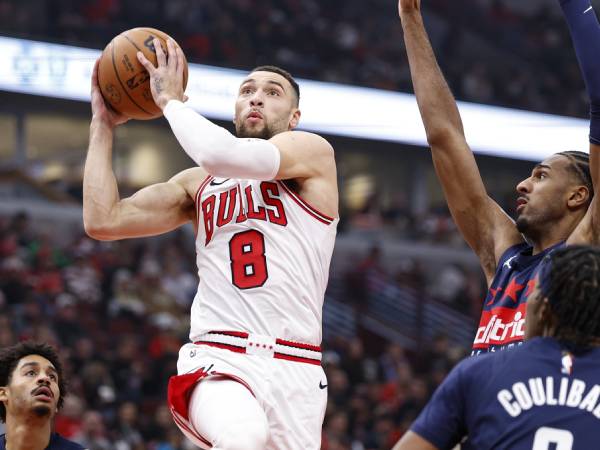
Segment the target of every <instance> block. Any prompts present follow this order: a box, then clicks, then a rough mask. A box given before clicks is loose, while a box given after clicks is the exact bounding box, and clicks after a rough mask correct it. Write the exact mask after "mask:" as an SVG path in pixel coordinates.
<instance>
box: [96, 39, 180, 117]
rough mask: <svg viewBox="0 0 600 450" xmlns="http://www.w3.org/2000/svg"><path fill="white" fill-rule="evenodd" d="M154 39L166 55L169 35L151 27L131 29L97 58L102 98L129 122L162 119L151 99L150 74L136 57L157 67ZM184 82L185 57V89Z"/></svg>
mask: <svg viewBox="0 0 600 450" xmlns="http://www.w3.org/2000/svg"><path fill="white" fill-rule="evenodd" d="M155 38H157V39H159V41H160V43H161V47H162V48H163V51H164V52H165V53H166V52H167V39H171V40H173V39H172V38H170V37H169V35H167V34H166V33H163V32H162V31H159V30H155V29H154V28H132V29H131V30H127V31H124V32H123V33H121V34H119V35H118V36H116V37H115V38H114V39H113V40H112V41H110V43H109V44H108V45H107V46H106V48H105V49H104V51H103V52H102V56H101V58H100V65H99V67H98V84H99V86H100V91H101V92H102V96H103V97H104V99H105V100H106V101H107V102H108V103H109V104H110V106H111V107H112V108H113V109H114V110H115V111H117V112H119V113H121V114H123V115H125V116H127V117H130V118H132V119H140V120H148V119H155V118H157V117H160V116H162V110H161V109H160V108H159V107H158V106H156V103H154V100H153V98H152V92H151V91H150V74H149V73H148V71H147V70H146V69H145V68H144V66H142V64H141V63H140V62H139V61H138V58H137V56H136V54H137V52H138V51H141V52H142V53H143V54H144V56H145V57H146V58H147V59H148V60H150V62H152V64H154V65H155V66H156V64H157V60H156V51H155V49H154V39H155ZM173 42H175V41H173ZM175 45H177V46H179V45H178V44H177V43H175ZM187 80H188V66H187V61H186V60H185V56H184V69H183V89H184V90H185V87H186V85H187Z"/></svg>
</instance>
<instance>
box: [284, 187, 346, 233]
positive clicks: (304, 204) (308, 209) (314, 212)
mask: <svg viewBox="0 0 600 450" xmlns="http://www.w3.org/2000/svg"><path fill="white" fill-rule="evenodd" d="M277 182H278V183H279V184H280V185H281V186H282V187H283V189H284V190H285V191H286V192H287V193H288V194H289V195H290V197H292V199H293V200H294V201H295V202H296V203H297V204H298V206H300V207H301V208H302V209H303V210H304V211H306V212H307V213H308V214H310V215H311V216H313V217H314V218H315V219H317V220H318V221H319V222H322V223H324V224H326V225H330V224H331V223H332V222H333V221H334V220H335V219H333V218H331V217H329V216H326V215H325V214H323V213H321V212H319V211H317V210H316V209H315V208H313V207H312V206H310V205H309V204H308V203H307V202H306V201H305V200H303V199H302V197H300V196H299V195H298V194H296V193H295V192H294V191H292V190H291V189H290V188H289V187H287V186H286V184H285V183H284V182H283V181H281V180H277Z"/></svg>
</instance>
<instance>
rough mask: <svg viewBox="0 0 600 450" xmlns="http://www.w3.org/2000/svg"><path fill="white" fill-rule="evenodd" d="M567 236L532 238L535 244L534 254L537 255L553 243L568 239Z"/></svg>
mask: <svg viewBox="0 0 600 450" xmlns="http://www.w3.org/2000/svg"><path fill="white" fill-rule="evenodd" d="M567 237H568V235H567V236H556V235H552V236H543V237H541V238H539V239H536V240H533V239H531V240H530V242H531V245H532V246H533V252H532V254H533V255H537V254H538V253H541V252H543V251H544V250H546V249H547V248H550V247H552V246H553V245H556V244H558V243H559V242H563V241H566V240H567Z"/></svg>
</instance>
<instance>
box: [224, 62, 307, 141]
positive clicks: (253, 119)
mask: <svg viewBox="0 0 600 450" xmlns="http://www.w3.org/2000/svg"><path fill="white" fill-rule="evenodd" d="M295 101H296V98H295V93H294V89H293V88H292V85H291V84H290V83H289V81H288V80H286V79H285V78H284V77H283V76H281V75H279V74H277V73H273V72H262V71H258V72H252V73H251V74H250V75H249V76H248V78H246V79H245V80H244V81H243V82H242V84H241V85H240V90H239V92H238V98H237V101H236V103H235V118H234V120H233V122H234V123H235V129H236V132H237V135H238V137H252V138H262V139H270V138H272V137H273V136H275V135H276V134H278V133H282V132H284V131H288V130H291V129H293V128H295V127H296V125H298V120H299V118H300V111H299V110H298V108H296V106H295V105H296V103H295Z"/></svg>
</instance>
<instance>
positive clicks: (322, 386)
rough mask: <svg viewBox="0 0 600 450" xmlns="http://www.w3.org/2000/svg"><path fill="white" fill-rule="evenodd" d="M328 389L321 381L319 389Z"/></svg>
mask: <svg viewBox="0 0 600 450" xmlns="http://www.w3.org/2000/svg"><path fill="white" fill-rule="evenodd" d="M326 387H327V385H326V384H323V382H322V381H319V389H325V388H326Z"/></svg>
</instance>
